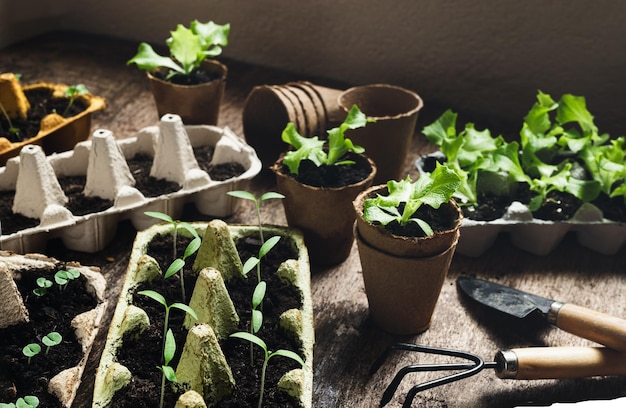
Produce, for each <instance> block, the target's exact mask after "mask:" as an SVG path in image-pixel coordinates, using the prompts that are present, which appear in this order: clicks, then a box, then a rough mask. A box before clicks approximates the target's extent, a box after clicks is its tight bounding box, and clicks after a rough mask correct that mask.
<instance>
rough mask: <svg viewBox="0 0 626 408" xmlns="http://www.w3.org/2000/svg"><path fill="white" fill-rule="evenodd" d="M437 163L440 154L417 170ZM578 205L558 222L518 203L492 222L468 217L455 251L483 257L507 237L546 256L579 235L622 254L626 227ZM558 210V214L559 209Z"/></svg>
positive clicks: (429, 157)
mask: <svg viewBox="0 0 626 408" xmlns="http://www.w3.org/2000/svg"><path fill="white" fill-rule="evenodd" d="M437 160H442V155H441V153H440V152H436V153H433V154H430V155H427V156H424V157H421V158H419V159H418V160H417V161H416V167H417V168H418V170H419V171H423V169H424V168H429V167H432V162H434V161H437ZM429 162H430V163H429ZM426 163H428V164H426ZM555 201H556V200H555ZM578 205H579V207H577V209H576V210H575V211H574V212H573V215H572V216H571V217H569V218H568V219H566V220H558V221H551V220H545V219H539V218H537V217H535V216H534V215H533V212H532V211H530V209H529V208H528V206H527V205H526V204H523V203H522V202H519V201H513V202H511V203H508V204H507V205H506V207H505V208H504V209H503V215H501V216H499V217H497V218H496V219H493V220H489V221H482V220H480V221H479V220H475V219H472V218H471V215H470V216H468V215H467V214H466V215H465V217H464V219H463V223H462V225H461V236H460V238H459V243H458V245H457V249H456V251H457V253H459V254H462V255H467V256H480V255H482V254H483V253H484V252H485V251H487V250H488V249H489V248H490V247H491V245H492V244H493V243H494V241H495V240H496V239H497V238H498V236H499V235H500V234H504V233H507V234H508V235H509V237H510V239H511V242H512V243H513V244H514V245H515V246H516V247H518V248H520V249H523V250H525V251H528V252H530V253H532V254H535V255H547V254H549V253H550V252H552V251H553V250H554V249H555V248H556V247H557V246H558V245H559V244H560V242H561V241H562V240H563V238H564V236H565V235H566V234H568V233H570V232H571V233H575V234H576V237H577V240H578V242H579V243H580V245H582V246H584V247H586V248H589V249H591V250H593V251H596V252H599V253H602V254H606V255H612V254H615V253H616V252H617V251H619V250H620V249H621V248H622V247H623V246H624V244H625V243H626V224H624V223H623V222H618V221H613V220H610V219H608V218H606V217H605V216H604V213H603V211H602V210H601V209H600V208H599V207H598V206H597V205H595V204H594V203H591V202H586V203H582V204H580V203H579V204H578ZM555 210H556V211H559V209H558V206H555Z"/></svg>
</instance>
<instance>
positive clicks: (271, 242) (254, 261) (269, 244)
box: [243, 235, 280, 282]
mask: <svg viewBox="0 0 626 408" xmlns="http://www.w3.org/2000/svg"><path fill="white" fill-rule="evenodd" d="M279 240H280V236H278V235H275V236H273V237H271V238H270V239H268V240H267V241H266V242H265V243H264V244H263V245H261V248H259V257H258V258H257V257H254V256H252V257H250V259H248V260H247V261H246V262H245V263H244V264H243V274H244V275H247V274H248V273H249V272H250V271H251V270H252V269H253V268H254V267H255V266H256V274H257V276H256V277H257V282H261V259H263V257H264V256H265V255H267V253H268V252H269V251H271V249H272V248H274V247H275V246H276V244H277V243H278V241H279Z"/></svg>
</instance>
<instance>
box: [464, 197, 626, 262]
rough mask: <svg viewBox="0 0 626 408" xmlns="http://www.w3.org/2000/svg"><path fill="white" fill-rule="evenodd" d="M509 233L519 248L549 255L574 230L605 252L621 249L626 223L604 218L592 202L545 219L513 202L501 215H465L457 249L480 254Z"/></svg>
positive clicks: (588, 244) (587, 244)
mask: <svg viewBox="0 0 626 408" xmlns="http://www.w3.org/2000/svg"><path fill="white" fill-rule="evenodd" d="M505 232H506V233H508V234H509V236H510V239H511V242H512V243H513V245H515V246H516V247H518V248H520V249H523V250H525V251H527V252H530V253H532V254H535V255H547V254H549V253H550V252H552V251H553V250H554V249H555V248H556V247H557V245H559V243H560V242H561V241H562V240H563V237H564V236H565V234H567V233H569V232H574V233H575V234H576V237H577V239H578V242H579V243H580V245H582V246H583V247H586V248H589V249H591V250H593V251H596V252H599V253H601V254H605V255H612V254H615V253H616V252H617V251H619V250H620V249H621V248H622V246H623V245H624V242H626V225H625V224H622V223H618V222H614V221H610V220H607V219H606V218H603V216H602V211H600V209H598V208H597V207H596V206H594V205H593V204H588V203H586V204H583V205H582V207H581V208H580V209H579V210H578V212H577V213H576V214H575V215H574V217H572V218H571V219H569V220H567V221H543V220H538V219H536V218H533V216H532V213H531V212H530V210H529V209H528V207H526V206H525V205H523V204H521V203H519V202H514V203H512V204H511V205H510V206H509V208H508V210H507V212H506V213H505V214H504V216H502V217H501V218H499V219H497V220H493V221H475V220H471V219H467V218H465V219H464V220H463V223H462V224H461V237H460V238H459V243H458V245H457V248H456V251H457V252H458V253H459V254H462V255H468V256H480V255H482V254H483V253H484V252H486V251H487V250H488V249H489V248H490V247H491V245H492V244H493V243H494V241H495V240H496V239H497V237H498V235H500V233H505Z"/></svg>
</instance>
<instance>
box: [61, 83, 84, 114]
mask: <svg viewBox="0 0 626 408" xmlns="http://www.w3.org/2000/svg"><path fill="white" fill-rule="evenodd" d="M88 93H89V90H88V89H87V87H86V86H85V85H84V84H78V85H72V86H70V87H68V88H67V89H66V90H65V95H66V96H69V98H70V100H69V102H68V103H67V106H66V107H65V110H64V111H63V114H62V115H61V116H65V115H67V112H68V111H69V110H70V108H71V107H72V105H73V104H74V101H75V100H76V97H77V96H78V95H85V94H88Z"/></svg>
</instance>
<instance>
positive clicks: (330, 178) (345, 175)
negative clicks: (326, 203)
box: [282, 152, 372, 188]
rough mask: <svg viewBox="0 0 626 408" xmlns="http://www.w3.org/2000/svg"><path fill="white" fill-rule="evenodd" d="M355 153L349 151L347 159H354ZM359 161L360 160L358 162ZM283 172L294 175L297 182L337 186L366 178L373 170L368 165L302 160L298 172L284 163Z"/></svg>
mask: <svg viewBox="0 0 626 408" xmlns="http://www.w3.org/2000/svg"><path fill="white" fill-rule="evenodd" d="M354 156H355V154H354V153H352V152H349V153H348V154H347V157H346V160H352V158H353V157H354ZM357 163H358V162H357ZM282 166H283V167H282V172H283V173H284V174H286V175H289V177H293V178H294V179H295V180H296V181H297V182H299V183H302V184H306V185H309V186H313V187H326V188H337V187H344V186H348V185H350V184H355V183H358V182H359V181H361V180H364V179H365V178H366V177H367V176H369V174H370V173H371V172H372V168H371V167H370V165H369V163H368V164H367V165H359V164H354V165H331V166H327V165H321V166H316V165H315V163H313V162H312V161H311V160H302V161H301V162H300V168H299V169H298V174H292V173H290V172H289V167H287V166H286V165H285V164H283V165H282Z"/></svg>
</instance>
